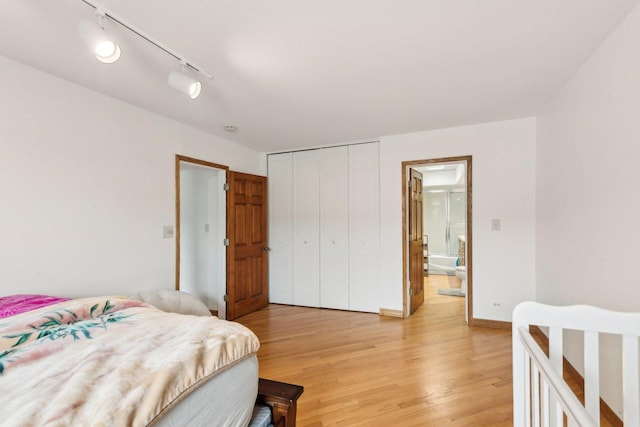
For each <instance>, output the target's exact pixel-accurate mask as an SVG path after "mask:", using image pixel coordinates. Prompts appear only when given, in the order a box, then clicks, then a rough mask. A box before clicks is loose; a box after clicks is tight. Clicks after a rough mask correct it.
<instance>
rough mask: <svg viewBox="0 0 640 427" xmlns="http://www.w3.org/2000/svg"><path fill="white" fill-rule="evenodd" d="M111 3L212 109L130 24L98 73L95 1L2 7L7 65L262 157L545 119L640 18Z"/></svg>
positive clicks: (570, 12)
mask: <svg viewBox="0 0 640 427" xmlns="http://www.w3.org/2000/svg"><path fill="white" fill-rule="evenodd" d="M97 1H98V2H99V3H100V4H101V5H103V6H105V7H106V8H107V9H108V10H110V11H112V12H113V13H115V14H117V15H119V16H121V17H122V18H124V19H125V20H127V21H128V22H129V23H131V24H133V25H135V26H136V27H138V28H140V29H142V30H143V31H144V32H146V33H148V34H149V35H151V36H152V37H154V38H156V39H157V40H159V41H160V42H162V43H164V44H165V45H167V46H168V47H170V48H171V49H173V50H175V51H177V52H179V53H180V54H182V55H184V56H186V57H187V58H189V59H190V60H192V61H193V62H195V63H196V64H198V65H200V66H202V67H204V68H205V69H206V70H207V71H209V72H211V73H212V74H213V75H214V78H213V79H212V80H206V81H203V92H202V95H201V96H200V98H198V99H197V100H195V101H193V100H190V99H189V98H188V97H185V96H183V95H181V94H179V93H178V92H176V91H175V90H173V89H171V88H169V86H168V85H167V77H168V74H169V72H170V71H171V70H173V69H174V68H176V65H177V61H176V60H175V59H173V58H172V57H170V56H169V55H168V54H166V53H164V52H162V51H160V50H159V49H157V48H155V47H153V46H151V45H150V44H149V43H147V42H145V41H143V40H142V39H139V38H138V37H136V36H135V35H132V34H131V33H130V32H128V31H127V30H124V29H122V28H119V27H118V26H117V25H116V24H113V23H108V24H107V25H106V27H107V29H109V30H110V31H111V32H112V33H113V34H115V35H116V36H117V37H118V38H119V40H118V41H119V44H120V45H121V47H122V50H123V53H122V58H121V59H120V61H118V62H117V63H115V64H109V65H105V64H101V63H99V62H98V61H96V60H95V58H94V57H93V56H92V54H91V53H90V52H89V49H88V48H87V47H86V46H85V45H84V44H83V41H82V40H81V39H80V37H79V34H78V31H77V25H78V23H79V22H80V21H81V20H82V19H93V13H94V12H93V9H92V8H91V7H90V6H88V5H86V4H85V3H83V2H82V1H81V0H0V12H1V13H0V54H2V55H5V56H7V57H9V58H12V59H15V60H17V61H20V62H22V63H25V64H27V65H30V66H33V67H35V68H38V69H41V70H43V71H45V72H47V73H50V74H53V75H55V76H58V77H60V78H63V79H65V80H69V81H72V82H75V83H77V84H79V85H82V86H85V87H87V88H90V89H93V90H96V91H98V92H102V93H105V94H107V95H109V96H112V97H114V98H118V99H121V100H123V101H126V102H128V103H131V104H133V105H137V106H139V107H141V108H144V109H147V110H149V111H153V112H155V113H158V114H161V115H164V116H166V117H171V118H173V119H175V120H179V121H181V122H184V123H187V124H190V125H192V126H195V127H197V128H200V129H203V130H205V131H207V132H210V133H212V134H215V135H219V136H222V137H224V138H226V139H229V140H232V141H235V142H238V143H240V144H243V145H246V146H249V147H253V148H255V149H258V150H261V151H277V150H284V149H289V148H301V147H310V146H320V145H327V144H335V143H340V142H348V141H361V140H366V139H371V138H376V137H378V136H383V135H390V134H398V133H406V132H413V131H420V130H427V129H434V128H442V127H450V126H457V125H462V124H471V123H479V122H485V121H494V120H502V119H509V118H517V117H524V116H530V115H534V114H536V112H538V111H539V110H540V108H542V106H544V104H545V103H546V102H548V101H549V100H550V98H551V97H552V95H553V94H554V93H555V92H556V91H557V90H558V89H559V88H560V87H561V85H562V84H563V83H564V82H565V81H566V80H567V79H568V78H569V77H570V76H571V75H572V73H574V72H575V70H576V69H577V68H578V67H579V66H580V65H581V64H582V63H583V62H584V61H585V60H586V58H587V57H588V56H589V55H590V54H591V53H592V52H593V51H594V49H595V48H596V47H597V46H598V45H599V44H600V43H601V42H602V41H603V40H604V38H605V37H606V36H607V34H609V33H610V32H611V31H612V30H613V29H614V28H615V27H616V26H617V24H618V23H619V22H620V21H621V20H622V19H623V18H624V16H626V14H627V13H628V12H629V11H630V10H631V9H632V8H633V7H634V6H635V4H636V3H637V2H638V0H482V1H479V0H269V1H266V0H182V1H176V0H154V1H151V0H138V1H132V0H103V1H100V0H97ZM228 124H233V125H235V126H237V128H238V130H237V131H236V132H235V133H227V132H225V131H224V126H225V125H228Z"/></svg>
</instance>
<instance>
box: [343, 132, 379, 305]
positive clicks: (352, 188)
mask: <svg viewBox="0 0 640 427" xmlns="http://www.w3.org/2000/svg"><path fill="white" fill-rule="evenodd" d="M378 150H379V148H378V144H377V143H371V144H360V145H350V146H349V309H350V310H355V311H368V312H372V313H377V312H379V310H380V303H379V301H378V292H377V289H378V281H379V279H378V278H379V276H380V275H379V265H380V178H379V173H380V172H379V171H380V166H379V164H380V157H379V151H378Z"/></svg>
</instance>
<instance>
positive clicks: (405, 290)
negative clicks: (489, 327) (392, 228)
mask: <svg viewBox="0 0 640 427" xmlns="http://www.w3.org/2000/svg"><path fill="white" fill-rule="evenodd" d="M452 162H465V163H466V166H467V171H466V172H467V173H466V181H467V182H466V190H467V224H466V232H467V243H466V250H467V255H466V256H467V259H466V260H465V261H466V265H467V295H466V302H467V313H466V314H467V319H468V325H469V326H473V325H474V321H475V319H474V318H473V233H472V229H473V227H472V225H473V223H472V219H473V215H472V212H473V207H472V203H471V202H472V199H473V197H472V194H473V192H472V170H473V169H472V156H457V157H442V158H437V159H424V160H408V161H404V162H402V311H403V317H405V318H406V317H409V309H410V307H409V298H408V295H409V281H408V274H409V271H408V268H407V258H408V245H409V239H408V229H407V216H408V212H407V206H408V204H407V203H408V199H407V198H408V196H409V195H408V192H407V179H408V174H407V170H408V169H409V168H410V167H411V166H426V165H432V164H438V163H452Z"/></svg>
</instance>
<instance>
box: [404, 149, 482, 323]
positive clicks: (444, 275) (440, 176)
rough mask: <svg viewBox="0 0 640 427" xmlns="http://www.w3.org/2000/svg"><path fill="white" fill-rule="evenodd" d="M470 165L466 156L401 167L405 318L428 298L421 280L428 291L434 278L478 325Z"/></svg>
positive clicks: (415, 161)
mask: <svg viewBox="0 0 640 427" xmlns="http://www.w3.org/2000/svg"><path fill="white" fill-rule="evenodd" d="M471 162H472V159H471V156H461V157H448V158H440V159H426V160H413V161H407V162H403V163H402V185H403V210H402V212H403V230H404V231H403V277H404V278H405V280H404V281H403V303H404V304H403V307H404V316H405V317H408V316H409V315H410V314H411V313H413V312H414V311H415V310H417V308H418V307H417V306H419V305H420V304H421V301H420V299H421V298H424V296H420V295H418V293H417V292H416V290H417V289H418V286H417V283H418V281H420V284H419V285H420V287H421V288H423V284H427V281H428V280H431V282H433V284H437V286H438V287H439V289H438V294H440V295H450V296H452V297H454V298H455V297H462V298H464V303H465V321H466V322H467V323H468V324H469V325H472V324H473V315H472V313H473V310H472V308H473V279H472V277H473V269H472V265H473V260H472V205H471V202H472V174H471V171H472V164H471ZM415 176H419V177H420V183H419V184H417V182H416V180H415V179H414V177H415ZM409 177H411V180H410V179H409ZM409 181H411V183H410V182H409ZM416 185H420V189H419V190H420V191H417V190H416V189H415V188H412V187H415V186H416ZM418 193H419V194H418ZM416 198H419V199H420V201H419V203H418V202H417V201H416V200H415V199H416ZM418 210H419V211H418ZM416 222H421V224H419V225H416V224H415V223H416ZM418 231H419V232H420V234H419V235H418V234H417V232H418ZM416 260H417V261H416ZM418 270H420V271H418ZM416 295H418V298H416V297H415V296H416ZM423 295H424V294H423ZM416 299H417V300H418V301H416Z"/></svg>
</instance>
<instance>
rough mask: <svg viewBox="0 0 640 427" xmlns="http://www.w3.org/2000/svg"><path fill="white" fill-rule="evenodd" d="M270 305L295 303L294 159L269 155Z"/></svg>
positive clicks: (279, 155) (284, 155) (287, 156)
mask: <svg viewBox="0 0 640 427" xmlns="http://www.w3.org/2000/svg"><path fill="white" fill-rule="evenodd" d="M267 185H268V189H269V190H268V195H269V233H268V235H269V247H270V248H271V252H269V302H272V303H277V304H293V199H292V197H293V157H292V155H291V153H284V154H272V155H269V156H268V180H267Z"/></svg>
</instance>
